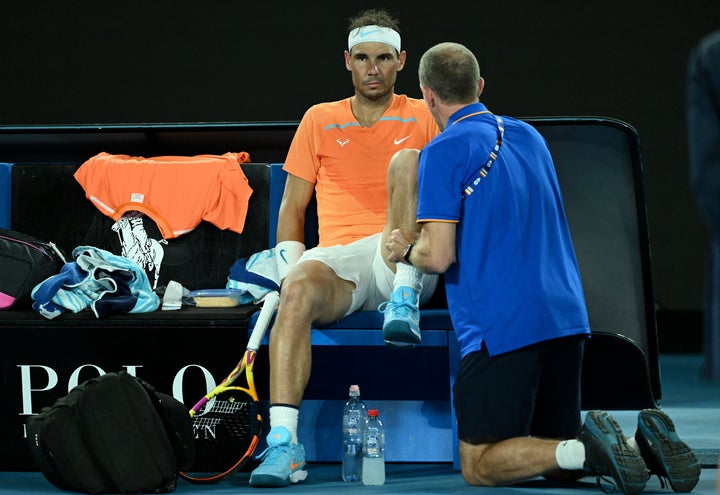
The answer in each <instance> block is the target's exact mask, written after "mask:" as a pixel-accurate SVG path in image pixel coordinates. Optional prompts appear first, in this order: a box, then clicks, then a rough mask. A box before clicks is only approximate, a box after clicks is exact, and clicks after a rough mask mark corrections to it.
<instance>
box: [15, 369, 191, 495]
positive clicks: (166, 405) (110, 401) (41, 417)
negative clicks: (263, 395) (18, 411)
mask: <svg viewBox="0 0 720 495" xmlns="http://www.w3.org/2000/svg"><path fill="white" fill-rule="evenodd" d="M26 425H27V438H28V442H29V445H30V451H31V453H32V456H33V458H34V460H35V462H36V463H37V465H38V467H39V469H40V470H41V471H42V473H43V474H44V475H45V478H47V480H48V481H50V482H51V483H52V484H53V485H55V486H57V487H58V488H61V489H63V490H71V491H77V492H83V493H91V494H95V493H166V492H171V491H173V490H174V489H175V487H176V484H177V477H178V471H179V470H183V469H186V468H188V467H189V466H190V465H191V464H192V461H193V459H194V455H195V444H194V436H193V431H192V423H191V419H190V414H189V412H188V409H187V408H186V407H185V406H184V405H183V404H182V403H180V402H179V401H177V400H176V399H175V398H173V397H171V396H169V395H166V394H163V393H160V392H157V391H155V389H154V388H153V387H152V386H151V385H149V384H148V383H146V382H144V381H143V380H141V379H139V378H135V377H133V376H131V375H129V374H128V373H127V372H125V371H120V372H118V373H107V374H105V375H102V376H100V377H98V378H92V379H90V380H88V381H86V382H84V383H82V384H80V385H78V386H77V387H75V388H74V389H72V390H71V391H70V393H69V394H68V395H67V396H65V397H62V398H60V399H58V400H57V401H56V402H55V404H53V406H51V407H46V408H44V409H42V411H41V412H40V413H39V414H37V415H36V416H31V417H30V418H28V420H27V422H26Z"/></svg>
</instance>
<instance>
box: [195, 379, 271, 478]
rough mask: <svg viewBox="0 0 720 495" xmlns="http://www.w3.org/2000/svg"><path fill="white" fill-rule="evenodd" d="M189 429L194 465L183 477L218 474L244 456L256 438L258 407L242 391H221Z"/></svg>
mask: <svg viewBox="0 0 720 495" xmlns="http://www.w3.org/2000/svg"><path fill="white" fill-rule="evenodd" d="M193 430H194V432H195V462H194V463H193V465H192V466H191V468H190V469H188V470H186V475H188V476H190V477H192V476H193V473H196V474H197V475H198V476H214V475H221V474H223V473H225V472H228V471H231V470H232V469H233V468H234V467H235V465H236V464H237V463H238V462H239V461H240V460H242V459H243V458H244V457H245V455H246V453H247V452H248V450H249V449H250V447H251V445H252V444H253V439H254V438H255V437H257V435H259V430H260V422H259V421H258V405H257V403H256V402H255V401H254V399H253V398H252V397H250V396H249V395H247V394H246V393H244V392H238V391H230V392H223V393H221V394H220V395H218V396H216V397H215V400H214V401H211V402H208V404H206V405H205V407H204V409H202V410H201V411H199V412H198V414H196V415H195V416H194V417H193ZM201 473H202V474H201Z"/></svg>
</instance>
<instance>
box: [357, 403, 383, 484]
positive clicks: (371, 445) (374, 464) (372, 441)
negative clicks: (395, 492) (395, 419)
mask: <svg viewBox="0 0 720 495" xmlns="http://www.w3.org/2000/svg"><path fill="white" fill-rule="evenodd" d="M362 452H363V460H362V461H363V462H362V482H363V484H364V485H383V484H385V428H384V426H383V424H382V421H380V418H379V417H378V410H377V409H370V410H369V411H368V418H367V421H366V422H365V431H364V432H363V445H362Z"/></svg>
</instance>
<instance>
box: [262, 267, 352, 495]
mask: <svg viewBox="0 0 720 495" xmlns="http://www.w3.org/2000/svg"><path fill="white" fill-rule="evenodd" d="M353 289H354V284H353V283H352V282H348V281H346V280H342V279H340V278H339V277H338V276H337V275H336V274H335V272H333V271H332V270H331V269H330V268H329V267H327V266H326V265H325V264H323V263H320V262H317V261H305V262H301V263H298V265H296V266H295V268H293V270H292V271H291V272H290V274H289V275H288V276H287V278H286V279H285V281H284V282H283V287H282V291H281V295H280V305H279V306H278V311H277V315H276V317H275V323H274V324H273V327H272V329H271V332H270V346H269V350H270V408H269V413H270V432H269V433H268V436H267V440H268V448H267V449H266V450H265V451H264V452H263V453H261V454H260V456H259V458H260V459H261V460H262V463H261V464H260V466H258V467H257V468H256V469H255V470H254V471H253V472H252V473H251V475H250V485H251V486H257V487H273V486H287V485H289V484H290V483H296V482H300V481H303V480H304V479H305V478H306V477H307V472H306V471H304V470H303V468H304V466H305V452H304V448H303V446H302V444H300V443H298V439H297V424H298V410H299V407H300V403H301V401H302V397H303V394H304V392H305V388H306V386H307V384H308V381H309V379H310V369H311V364H312V353H311V343H310V329H311V326H312V325H313V323H316V324H326V323H330V322H332V321H336V320H337V319H339V318H341V317H342V316H343V315H344V314H345V313H346V312H347V310H348V308H349V307H350V304H351V300H352V291H353Z"/></svg>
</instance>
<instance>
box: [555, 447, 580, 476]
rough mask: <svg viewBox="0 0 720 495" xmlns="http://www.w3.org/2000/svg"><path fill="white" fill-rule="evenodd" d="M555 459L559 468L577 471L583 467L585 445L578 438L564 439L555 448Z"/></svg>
mask: <svg viewBox="0 0 720 495" xmlns="http://www.w3.org/2000/svg"><path fill="white" fill-rule="evenodd" d="M555 460H556V461H557V463H558V466H560V468H561V469H568V470H571V471H577V470H580V469H583V468H584V467H585V446H584V445H583V444H582V442H581V441H580V440H565V441H562V442H560V443H559V444H558V446H557V447H556V448H555Z"/></svg>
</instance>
